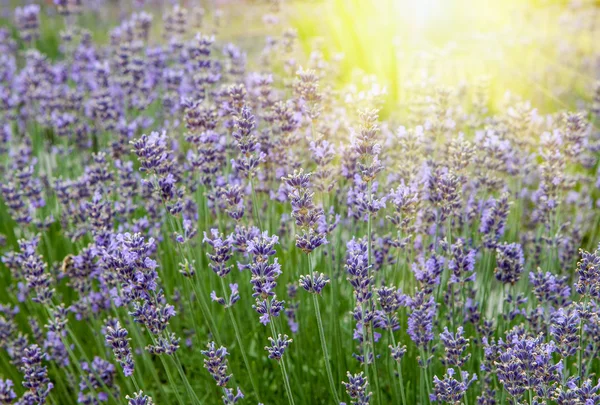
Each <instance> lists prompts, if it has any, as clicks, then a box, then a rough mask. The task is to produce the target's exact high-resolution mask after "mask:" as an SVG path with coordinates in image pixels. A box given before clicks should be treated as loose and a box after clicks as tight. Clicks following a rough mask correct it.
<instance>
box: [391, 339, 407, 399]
mask: <svg viewBox="0 0 600 405" xmlns="http://www.w3.org/2000/svg"><path fill="white" fill-rule="evenodd" d="M390 337H391V338H392V345H393V346H394V347H396V338H395V337H394V332H392V331H391V330H390ZM396 364H397V368H398V379H399V380H400V396H401V397H402V403H403V404H405V405H406V404H408V402H406V393H405V392H404V381H403V379H402V365H401V364H400V362H399V361H397V362H396Z"/></svg>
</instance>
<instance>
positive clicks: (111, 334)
mask: <svg viewBox="0 0 600 405" xmlns="http://www.w3.org/2000/svg"><path fill="white" fill-rule="evenodd" d="M128 335H129V333H128V332H127V329H125V328H122V327H121V325H120V324H119V321H117V320H115V319H112V320H111V319H109V320H108V321H107V323H106V344H107V345H108V346H109V347H111V349H112V351H113V353H114V355H115V358H116V359H117V361H118V362H119V364H120V365H121V367H122V369H123V374H124V375H125V377H129V376H131V375H133V371H134V362H133V355H132V353H131V346H130V345H129V341H130V340H131V339H130V338H129V337H128Z"/></svg>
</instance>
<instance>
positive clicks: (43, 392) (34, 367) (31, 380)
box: [21, 344, 54, 405]
mask: <svg viewBox="0 0 600 405" xmlns="http://www.w3.org/2000/svg"><path fill="white" fill-rule="evenodd" d="M45 358H46V355H45V354H44V353H43V352H42V350H41V349H40V348H39V346H38V345H35V344H33V345H30V346H29V347H27V348H26V349H25V352H24V355H23V367H22V370H23V374H24V378H23V386H24V387H25V388H27V390H28V391H27V392H25V394H24V396H23V398H22V399H21V400H22V401H23V403H35V404H38V405H44V404H45V403H46V398H47V397H48V395H49V394H50V391H51V390H52V388H54V384H52V383H51V382H50V379H49V378H48V370H47V368H46V366H44V365H42V361H43V360H44V359H45Z"/></svg>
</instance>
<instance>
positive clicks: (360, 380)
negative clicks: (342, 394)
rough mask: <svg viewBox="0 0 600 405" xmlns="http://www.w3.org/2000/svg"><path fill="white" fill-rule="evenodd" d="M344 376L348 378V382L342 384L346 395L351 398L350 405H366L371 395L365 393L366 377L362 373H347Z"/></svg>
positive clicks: (366, 387)
mask: <svg viewBox="0 0 600 405" xmlns="http://www.w3.org/2000/svg"><path fill="white" fill-rule="evenodd" d="M346 376H347V377H348V382H342V384H343V385H344V387H346V393H347V394H348V395H349V396H350V398H352V402H351V403H352V404H354V405H368V404H369V400H370V399H371V395H372V393H370V392H367V389H368V388H369V382H368V380H367V377H365V376H364V375H363V373H362V372H360V373H358V374H350V372H349V371H348V372H347V373H346Z"/></svg>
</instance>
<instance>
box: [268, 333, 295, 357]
mask: <svg viewBox="0 0 600 405" xmlns="http://www.w3.org/2000/svg"><path fill="white" fill-rule="evenodd" d="M269 342H270V343H271V346H265V350H266V351H267V352H269V358H270V359H275V360H281V358H282V357H283V354H284V353H285V349H287V347H288V346H289V345H290V343H292V339H289V338H288V335H283V337H282V336H281V334H279V335H278V336H277V339H273V338H272V337H269Z"/></svg>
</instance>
